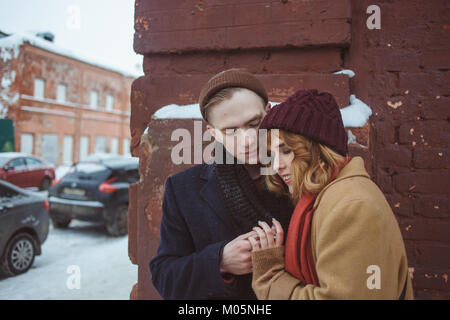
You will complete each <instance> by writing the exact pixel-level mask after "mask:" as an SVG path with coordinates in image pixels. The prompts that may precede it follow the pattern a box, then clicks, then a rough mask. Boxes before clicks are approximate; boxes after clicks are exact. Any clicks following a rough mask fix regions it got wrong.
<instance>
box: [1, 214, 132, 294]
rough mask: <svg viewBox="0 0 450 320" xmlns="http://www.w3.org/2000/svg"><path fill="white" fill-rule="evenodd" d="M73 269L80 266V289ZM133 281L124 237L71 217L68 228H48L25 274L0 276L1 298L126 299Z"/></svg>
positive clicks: (99, 225)
mask: <svg viewBox="0 0 450 320" xmlns="http://www.w3.org/2000/svg"><path fill="white" fill-rule="evenodd" d="M71 266H72V267H71ZM73 266H75V267H73ZM68 268H69V269H68ZM74 270H79V275H80V277H79V280H80V282H79V284H80V286H79V289H78V288H76V285H75V288H74V283H75V284H76V281H75V282H74V281H73V279H74V275H75V272H74ZM136 282H137V266H135V265H133V264H132V263H131V261H130V260H129V258H128V237H127V236H123V237H118V238H114V237H111V236H108V235H107V233H106V231H105V230H104V227H103V226H102V225H101V224H94V223H88V222H81V221H76V220H74V221H72V223H71V224H70V226H69V228H68V229H54V228H53V226H52V225H51V226H50V232H49V235H48V238H47V240H46V241H45V242H44V244H43V246H42V255H40V256H36V259H35V261H34V264H33V266H32V267H31V269H30V270H28V272H26V273H24V274H21V275H19V276H15V277H10V278H0V300H3V299H87V300H91V299H92V300H97V299H102V300H103V299H129V294H130V291H131V288H132V286H133V284H135V283H136Z"/></svg>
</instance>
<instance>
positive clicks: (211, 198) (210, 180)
mask: <svg viewBox="0 0 450 320" xmlns="http://www.w3.org/2000/svg"><path fill="white" fill-rule="evenodd" d="M200 178H201V179H202V180H204V182H205V184H204V185H203V187H202V188H201V190H200V196H201V197H202V198H203V199H204V200H205V201H206V202H207V203H208V205H209V207H210V209H211V212H214V213H215V214H216V215H217V216H218V217H219V219H220V220H221V221H222V222H223V223H224V224H225V225H226V226H227V227H228V228H229V229H230V230H233V224H232V221H231V220H230V216H229V215H228V213H227V211H226V210H225V205H224V202H223V200H222V198H221V195H220V190H219V186H218V183H217V180H216V177H215V175H214V166H213V165H206V166H204V167H203V171H202V173H201V175H200Z"/></svg>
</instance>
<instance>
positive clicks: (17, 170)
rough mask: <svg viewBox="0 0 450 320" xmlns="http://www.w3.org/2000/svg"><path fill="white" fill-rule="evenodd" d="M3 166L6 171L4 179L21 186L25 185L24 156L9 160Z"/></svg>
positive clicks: (26, 169)
mask: <svg viewBox="0 0 450 320" xmlns="http://www.w3.org/2000/svg"><path fill="white" fill-rule="evenodd" d="M5 168H6V169H7V171H6V179H5V180H6V181H8V182H10V183H12V184H15V185H16V186H19V187H21V188H26V187H27V184H29V183H27V172H28V168H27V165H26V163H25V159H24V158H16V159H12V160H11V161H9V162H8V163H7V164H6V166H5Z"/></svg>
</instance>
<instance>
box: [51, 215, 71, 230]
mask: <svg viewBox="0 0 450 320" xmlns="http://www.w3.org/2000/svg"><path fill="white" fill-rule="evenodd" d="M51 219H52V224H53V227H55V228H56V229H66V228H67V227H68V226H69V224H70V221H72V219H71V218H59V219H56V218H51Z"/></svg>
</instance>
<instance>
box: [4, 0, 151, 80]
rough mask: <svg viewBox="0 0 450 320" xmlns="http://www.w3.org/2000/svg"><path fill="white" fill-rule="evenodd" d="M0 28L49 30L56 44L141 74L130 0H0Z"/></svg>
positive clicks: (33, 32) (7, 29)
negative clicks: (134, 45)
mask: <svg viewBox="0 0 450 320" xmlns="http://www.w3.org/2000/svg"><path fill="white" fill-rule="evenodd" d="M78 13H79V14H78ZM0 30H1V31H4V32H6V33H15V32H20V33H32V34H35V33H36V32H44V31H50V32H52V33H53V34H54V35H55V39H54V43H55V44H56V45H58V46H61V47H64V48H67V49H70V50H73V51H75V52H79V53H82V54H84V55H86V56H88V57H91V58H93V59H96V60H98V61H100V62H104V63H105V64H108V65H112V66H117V67H120V68H122V69H124V70H129V71H130V72H132V73H136V71H138V73H139V74H143V71H142V56H141V55H137V54H136V53H135V52H134V50H133V35H134V0H0ZM136 64H139V65H140V66H139V69H136V68H137V67H136Z"/></svg>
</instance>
